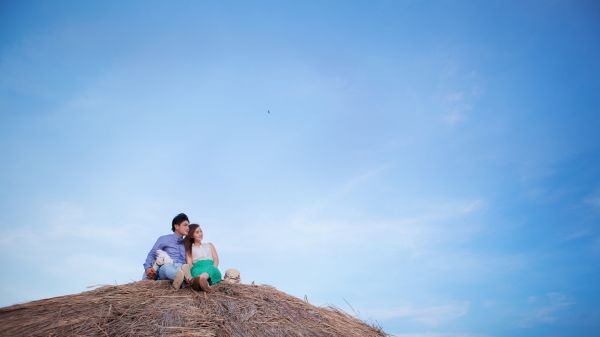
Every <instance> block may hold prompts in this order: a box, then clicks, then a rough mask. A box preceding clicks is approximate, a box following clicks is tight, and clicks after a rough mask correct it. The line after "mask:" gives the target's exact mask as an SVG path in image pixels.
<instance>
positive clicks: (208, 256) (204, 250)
mask: <svg viewBox="0 0 600 337" xmlns="http://www.w3.org/2000/svg"><path fill="white" fill-rule="evenodd" d="M212 259H213V257H212V252H211V250H210V243H202V244H200V247H198V246H196V245H192V262H196V261H200V260H212Z"/></svg>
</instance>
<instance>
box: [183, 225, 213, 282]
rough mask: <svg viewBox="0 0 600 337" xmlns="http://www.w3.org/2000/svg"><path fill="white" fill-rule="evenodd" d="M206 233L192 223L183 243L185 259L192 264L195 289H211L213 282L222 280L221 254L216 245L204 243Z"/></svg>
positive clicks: (191, 272)
mask: <svg viewBox="0 0 600 337" xmlns="http://www.w3.org/2000/svg"><path fill="white" fill-rule="evenodd" d="M203 237H204V234H203V233H202V228H200V225H198V224H191V225H190V230H189V232H188V235H186V237H185V239H184V241H183V244H184V246H185V255H186V256H185V261H186V263H187V264H188V265H190V266H192V267H191V270H190V274H191V276H192V288H193V289H194V290H200V289H202V290H204V291H207V292H208V291H210V290H211V286H212V285H213V284H216V283H219V282H221V272H220V271H219V269H217V267H218V266H219V256H218V255H217V250H216V249H215V246H214V245H213V244H212V243H210V242H208V243H202V239H203Z"/></svg>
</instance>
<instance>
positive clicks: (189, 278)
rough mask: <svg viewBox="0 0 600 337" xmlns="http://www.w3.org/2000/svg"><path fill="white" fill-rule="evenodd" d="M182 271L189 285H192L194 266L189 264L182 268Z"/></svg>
mask: <svg viewBox="0 0 600 337" xmlns="http://www.w3.org/2000/svg"><path fill="white" fill-rule="evenodd" d="M181 271H182V272H183V277H184V279H185V281H186V282H187V283H188V284H191V283H192V266H191V265H189V264H184V265H183V266H181Z"/></svg>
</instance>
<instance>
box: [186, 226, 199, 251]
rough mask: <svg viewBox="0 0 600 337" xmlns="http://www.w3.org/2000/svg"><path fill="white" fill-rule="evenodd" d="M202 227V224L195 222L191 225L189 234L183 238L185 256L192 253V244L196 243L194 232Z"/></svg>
mask: <svg viewBox="0 0 600 337" xmlns="http://www.w3.org/2000/svg"><path fill="white" fill-rule="evenodd" d="M198 228H200V225H198V224H197V223H193V224H191V225H190V231H189V232H188V235H186V236H185V239H183V246H184V247H185V256H188V255H192V245H193V244H194V233H195V232H196V229H198Z"/></svg>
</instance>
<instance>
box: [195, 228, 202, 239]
mask: <svg viewBox="0 0 600 337" xmlns="http://www.w3.org/2000/svg"><path fill="white" fill-rule="evenodd" d="M203 237H204V233H202V228H200V227H198V228H196V231H195V232H194V242H202V238H203Z"/></svg>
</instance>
